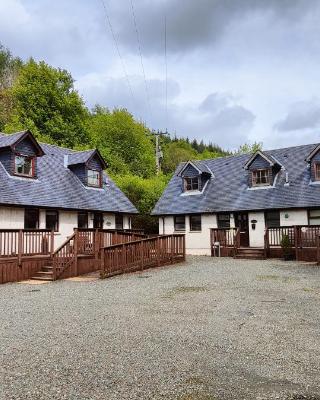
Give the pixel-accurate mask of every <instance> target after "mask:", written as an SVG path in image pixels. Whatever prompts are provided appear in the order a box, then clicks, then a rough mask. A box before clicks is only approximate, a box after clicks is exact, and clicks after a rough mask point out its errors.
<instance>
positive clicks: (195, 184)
mask: <svg viewBox="0 0 320 400" xmlns="http://www.w3.org/2000/svg"><path fill="white" fill-rule="evenodd" d="M184 189H185V190H186V191H188V190H199V178H198V177H195V178H184Z"/></svg>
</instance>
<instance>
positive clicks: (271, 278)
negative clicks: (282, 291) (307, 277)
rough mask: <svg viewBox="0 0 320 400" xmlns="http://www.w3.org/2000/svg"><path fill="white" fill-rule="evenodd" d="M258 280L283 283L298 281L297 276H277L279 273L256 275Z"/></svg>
mask: <svg viewBox="0 0 320 400" xmlns="http://www.w3.org/2000/svg"><path fill="white" fill-rule="evenodd" d="M256 278H257V280H258V281H279V282H283V283H291V282H296V281H298V279H297V278H292V277H289V276H279V275H257V276H256Z"/></svg>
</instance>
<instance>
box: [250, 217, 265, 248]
mask: <svg viewBox="0 0 320 400" xmlns="http://www.w3.org/2000/svg"><path fill="white" fill-rule="evenodd" d="M252 220H256V221H257V223H256V226H255V229H252V223H251V221H252ZM248 222H249V245H250V247H263V246H264V233H265V229H266V225H265V219H264V212H249V214H248Z"/></svg>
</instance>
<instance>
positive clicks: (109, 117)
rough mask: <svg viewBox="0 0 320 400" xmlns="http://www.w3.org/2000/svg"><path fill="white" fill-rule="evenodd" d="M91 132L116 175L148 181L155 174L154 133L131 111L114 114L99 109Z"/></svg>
mask: <svg viewBox="0 0 320 400" xmlns="http://www.w3.org/2000/svg"><path fill="white" fill-rule="evenodd" d="M88 131H89V134H90V137H91V141H92V143H93V145H94V146H95V147H98V148H99V149H101V152H102V154H103V155H104V156H105V158H106V160H108V161H109V163H110V169H111V171H112V172H113V173H114V174H128V173H131V174H133V175H138V176H140V177H144V178H148V177H151V176H153V175H154V173H155V150H154V145H153V142H152V137H151V135H150V132H149V131H148V130H147V129H146V128H145V126H144V125H143V124H141V123H138V122H136V121H135V120H134V118H133V116H132V115H131V114H130V113H129V112H128V111H127V110H124V109H120V110H119V109H115V110H113V111H112V112H110V111H109V110H108V109H106V108H103V107H100V106H98V107H96V108H95V109H94V110H93V113H92V115H91V117H90V118H89V120H88Z"/></svg>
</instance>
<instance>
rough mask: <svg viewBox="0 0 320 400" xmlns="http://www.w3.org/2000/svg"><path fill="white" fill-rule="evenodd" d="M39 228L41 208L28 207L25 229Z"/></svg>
mask: <svg viewBox="0 0 320 400" xmlns="http://www.w3.org/2000/svg"><path fill="white" fill-rule="evenodd" d="M38 228H39V210H38V209H36V208H26V209H25V210H24V229H38Z"/></svg>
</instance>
